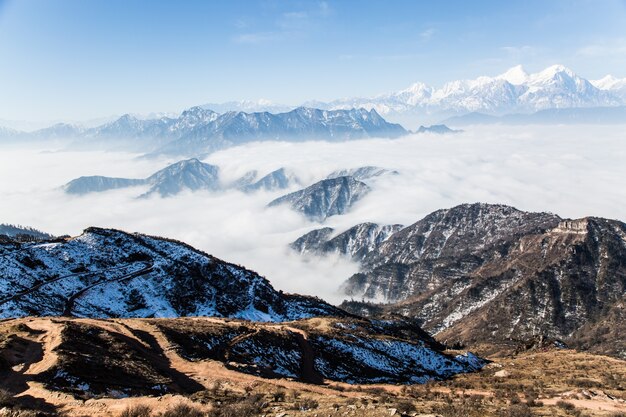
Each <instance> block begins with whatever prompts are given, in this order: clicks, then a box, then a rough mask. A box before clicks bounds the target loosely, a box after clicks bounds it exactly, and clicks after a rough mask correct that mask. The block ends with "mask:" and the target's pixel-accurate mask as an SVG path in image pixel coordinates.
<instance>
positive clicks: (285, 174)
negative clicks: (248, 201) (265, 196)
mask: <svg viewBox="0 0 626 417" xmlns="http://www.w3.org/2000/svg"><path fill="white" fill-rule="evenodd" d="M254 177H256V173H255V174H254ZM254 177H252V175H251V173H247V174H246V175H244V177H242V178H240V179H239V180H237V182H236V184H238V185H240V188H241V189H243V190H244V191H246V192H254V191H258V190H265V191H273V190H284V189H285V188H289V187H290V186H292V185H296V184H300V180H299V179H298V177H297V176H296V175H295V174H294V173H293V172H290V171H288V170H287V169H285V168H279V169H277V170H276V171H272V172H270V173H269V174H267V175H265V176H264V177H262V178H261V179H259V180H258V181H254V179H255V178H254Z"/></svg>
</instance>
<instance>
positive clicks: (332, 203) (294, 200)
mask: <svg viewBox="0 0 626 417" xmlns="http://www.w3.org/2000/svg"><path fill="white" fill-rule="evenodd" d="M369 191H370V187H368V186H367V185H366V184H364V183H363V182H361V181H357V180H355V179H354V178H352V177H338V178H331V179H326V180H322V181H319V182H317V183H315V184H313V185H311V186H309V187H307V188H305V189H303V190H300V191H296V192H293V193H291V194H287V195H285V196H282V197H279V198H277V199H276V200H273V201H272V202H270V203H269V204H268V207H274V206H278V205H283V204H288V205H290V206H291V208H292V209H293V210H296V211H299V212H300V213H302V214H303V215H305V216H306V217H307V218H309V219H310V220H314V221H320V222H321V221H324V220H325V219H326V218H328V217H330V216H335V215H338V214H343V213H346V212H347V211H348V210H349V209H350V207H352V205H353V204H354V203H356V202H357V201H359V200H360V199H361V198H363V196H365V194H367V193H368V192H369Z"/></svg>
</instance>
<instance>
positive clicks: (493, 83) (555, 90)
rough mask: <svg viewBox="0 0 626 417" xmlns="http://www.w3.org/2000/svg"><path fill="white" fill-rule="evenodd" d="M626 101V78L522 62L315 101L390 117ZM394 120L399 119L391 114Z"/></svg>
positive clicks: (497, 112)
mask: <svg viewBox="0 0 626 417" xmlns="http://www.w3.org/2000/svg"><path fill="white" fill-rule="evenodd" d="M624 104H626V78H625V79H617V78H614V77H612V76H606V77H604V78H602V79H600V80H593V81H589V80H587V79H585V78H582V77H580V76H579V75H577V74H576V73H575V72H574V71H572V70H571V69H569V68H566V67H564V66H563V65H553V66H550V67H548V68H546V69H544V70H543V71H540V72H537V73H533V74H529V73H527V72H526V71H525V70H524V69H523V67H522V66H521V65H519V66H516V67H513V68H511V69H509V70H508V71H506V72H504V73H503V74H500V75H497V76H495V77H487V76H482V77H478V78H476V79H473V80H455V81H450V82H448V83H445V84H444V85H443V86H442V87H440V88H436V87H432V86H429V85H426V84H424V83H419V82H418V83H415V84H413V85H411V86H410V87H409V88H407V89H405V90H401V91H397V92H392V93H387V94H381V95H379V96H376V97H369V98H351V99H339V100H335V101H332V102H329V103H316V105H317V106H318V107H320V108H328V109H346V108H353V107H359V108H361V107H362V108H365V109H375V110H376V111H377V112H378V113H380V114H382V115H385V116H391V115H401V114H407V113H428V114H441V115H445V114H449V115H452V114H463V113H469V112H482V113H488V114H493V115H501V114H507V113H531V112H535V111H539V110H545V109H553V108H571V107H605V106H620V105H624ZM391 119H392V120H393V119H394V118H393V117H391Z"/></svg>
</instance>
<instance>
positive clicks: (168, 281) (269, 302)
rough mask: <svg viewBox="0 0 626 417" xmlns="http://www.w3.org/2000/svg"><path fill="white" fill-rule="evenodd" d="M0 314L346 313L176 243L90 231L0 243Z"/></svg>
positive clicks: (272, 317) (278, 316)
mask: <svg viewBox="0 0 626 417" xmlns="http://www.w3.org/2000/svg"><path fill="white" fill-rule="evenodd" d="M0 255H1V257H0V271H1V276H2V280H1V281H0V283H1V285H0V317H5V318H6V317H22V316H29V315H37V316H59V315H65V316H78V317H99V318H104V317H179V316H218V317H237V318H244V319H250V320H260V321H284V320H295V319H301V318H307V317H314V316H329V315H333V316H342V315H345V313H344V312H343V311H342V310H339V309H337V308H335V307H333V306H331V305H329V304H327V303H325V302H323V301H321V300H319V299H316V298H312V297H304V296H299V295H289V294H283V293H282V292H279V291H276V290H275V289H274V288H272V286H271V285H270V283H269V282H268V281H267V280H266V279H265V278H263V277H261V276H259V275H258V274H256V273H255V272H252V271H249V270H247V269H245V268H243V267H240V266H237V265H233V264H229V263H227V262H224V261H222V260H220V259H217V258H215V257H213V256H210V255H207V254H206V253H203V252H201V251H199V250H196V249H194V248H192V247H191V246H188V245H186V244H184V243H182V242H177V241H173V240H168V239H163V238H158V237H151V236H146V235H142V234H137V233H135V234H130V233H125V232H122V231H119V230H113V229H100V228H89V229H86V230H85V231H84V232H83V234H81V235H80V236H77V237H73V238H67V239H58V240H56V241H48V242H31V243H19V242H15V241H11V240H6V241H3V242H2V243H1V244H0Z"/></svg>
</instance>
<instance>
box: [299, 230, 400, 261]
mask: <svg viewBox="0 0 626 417" xmlns="http://www.w3.org/2000/svg"><path fill="white" fill-rule="evenodd" d="M400 229H402V225H399V224H393V225H378V224H376V223H361V224H358V225H356V226H353V227H351V228H350V229H348V230H346V231H345V232H343V233H340V234H339V235H337V236H335V237H332V238H331V236H332V232H333V229H331V228H329V227H325V228H322V229H316V230H313V231H311V232H309V233H307V234H305V235H303V236H301V237H299V238H298V239H297V240H296V241H295V242H293V243H291V244H290V247H291V248H292V249H294V250H296V251H297V252H299V253H301V254H305V253H313V254H317V255H325V254H329V253H340V254H342V255H347V256H349V257H350V258H351V259H353V260H355V261H361V260H363V258H365V256H367V254H368V253H370V252H372V251H373V250H374V249H376V248H378V247H379V246H380V245H381V244H382V243H383V242H384V241H385V240H387V239H388V238H389V237H390V236H391V235H393V234H394V233H395V232H397V231H399V230H400Z"/></svg>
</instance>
